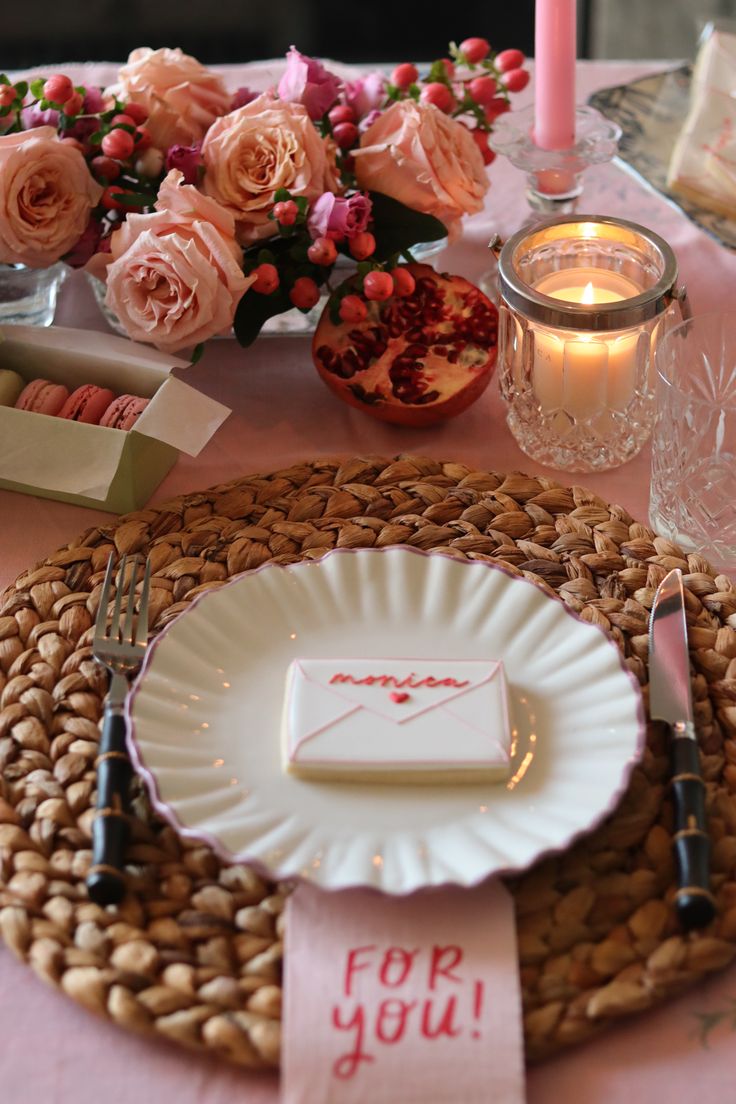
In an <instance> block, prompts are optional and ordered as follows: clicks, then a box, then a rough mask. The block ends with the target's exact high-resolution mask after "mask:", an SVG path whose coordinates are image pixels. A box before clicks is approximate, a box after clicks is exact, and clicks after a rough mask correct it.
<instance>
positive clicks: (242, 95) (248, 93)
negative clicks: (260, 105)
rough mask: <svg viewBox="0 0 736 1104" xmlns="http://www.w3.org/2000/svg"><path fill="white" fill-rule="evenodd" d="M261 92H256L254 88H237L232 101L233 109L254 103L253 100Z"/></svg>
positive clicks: (231, 107)
mask: <svg viewBox="0 0 736 1104" xmlns="http://www.w3.org/2000/svg"><path fill="white" fill-rule="evenodd" d="M259 96H260V92H254V91H253V89H252V88H246V87H245V86H243V87H242V88H236V89H235V92H234V93H233V99H232V103H231V104H230V110H231V111H237V110H238V108H239V107H245V106H246V104H249V103H252V102H253V100H256V99H258V97H259Z"/></svg>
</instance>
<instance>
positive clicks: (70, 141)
mask: <svg viewBox="0 0 736 1104" xmlns="http://www.w3.org/2000/svg"><path fill="white" fill-rule="evenodd" d="M61 141H62V143H63V144H64V145H65V146H71V147H72V149H75V150H79V152H80V153H86V152H87V150H86V149H85V147H84V145H83V144H82V142H80V141H79V139H78V138H62V139H61Z"/></svg>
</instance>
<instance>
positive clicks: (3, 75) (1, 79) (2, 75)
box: [0, 73, 10, 84]
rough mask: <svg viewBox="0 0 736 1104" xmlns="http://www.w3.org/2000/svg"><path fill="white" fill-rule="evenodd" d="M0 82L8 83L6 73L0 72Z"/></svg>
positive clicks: (8, 79) (8, 78)
mask: <svg viewBox="0 0 736 1104" xmlns="http://www.w3.org/2000/svg"><path fill="white" fill-rule="evenodd" d="M0 84H10V77H8V76H7V74H6V73H0Z"/></svg>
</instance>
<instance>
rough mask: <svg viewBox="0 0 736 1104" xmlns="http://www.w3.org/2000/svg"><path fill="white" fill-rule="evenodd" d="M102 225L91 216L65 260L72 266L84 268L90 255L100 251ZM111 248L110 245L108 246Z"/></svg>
mask: <svg viewBox="0 0 736 1104" xmlns="http://www.w3.org/2000/svg"><path fill="white" fill-rule="evenodd" d="M101 237H102V227H101V225H100V223H99V222H97V220H96V219H93V218H91V219H90V220H89V222H88V223H87V226H86V229H85V231H84V233H83V234H82V236H81V238H80V239H79V241H78V242H77V244H76V245H75V246H72V248H71V249H70V251H69V252H68V253H67V254H66V256H65V257H64V260H65V261H66V263H67V264H68V265H71V267H72V268H82V267H83V266H84V265H86V263H87V261H88V260H89V259H90V257H93V256H94V255H95V253H98V252H100V238H101ZM108 248H109V247H108Z"/></svg>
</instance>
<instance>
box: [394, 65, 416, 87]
mask: <svg viewBox="0 0 736 1104" xmlns="http://www.w3.org/2000/svg"><path fill="white" fill-rule="evenodd" d="M390 79H391V84H395V85H396V87H397V88H401V89H402V91H406V89H407V88H408V87H409V85H410V84H414V83H415V82H416V81H417V80H418V79H419V70H418V69H417V67H416V65H412V64H411V62H409V61H402V63H401V65H397V66H396V68H395V69H394V71H393V72H392V74H391V78H390Z"/></svg>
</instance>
